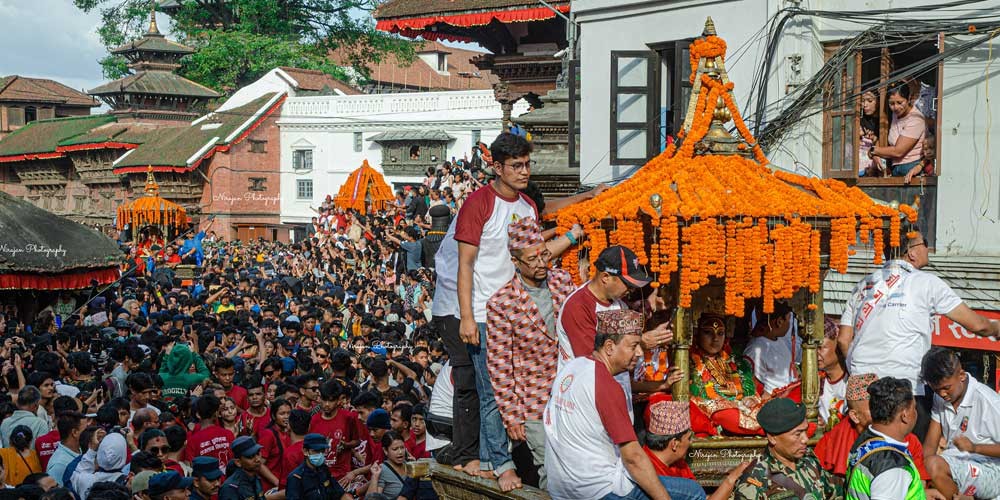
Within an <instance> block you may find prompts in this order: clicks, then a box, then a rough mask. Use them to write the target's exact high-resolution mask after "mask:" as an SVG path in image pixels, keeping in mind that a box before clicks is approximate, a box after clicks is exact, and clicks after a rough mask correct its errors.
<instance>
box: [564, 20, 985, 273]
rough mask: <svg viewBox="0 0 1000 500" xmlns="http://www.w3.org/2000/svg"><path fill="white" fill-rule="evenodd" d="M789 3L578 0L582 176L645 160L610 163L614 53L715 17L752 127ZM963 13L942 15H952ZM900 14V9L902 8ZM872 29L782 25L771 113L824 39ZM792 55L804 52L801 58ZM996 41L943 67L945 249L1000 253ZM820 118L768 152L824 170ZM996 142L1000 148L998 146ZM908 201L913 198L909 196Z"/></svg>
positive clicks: (594, 178)
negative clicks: (993, 122) (760, 73)
mask: <svg viewBox="0 0 1000 500" xmlns="http://www.w3.org/2000/svg"><path fill="white" fill-rule="evenodd" d="M927 5H933V3H930V2H926V1H911V0H908V1H904V2H895V3H892V4H891V5H884V6H883V5H877V6H876V5H873V4H871V2H868V1H866V0H808V1H803V2H802V3H801V7H802V8H804V9H816V10H830V11H846V10H855V11H868V10H871V9H873V8H886V7H893V8H901V7H907V6H912V9H910V14H907V15H910V16H916V17H923V18H927V9H926V8H922V7H925V6H927ZM787 6H788V4H786V2H777V1H775V0H735V1H722V2H710V1H704V0H691V1H678V2H665V1H662V0H576V1H574V2H573V12H574V13H575V15H576V19H577V21H578V22H580V24H581V39H580V58H581V73H582V89H581V94H582V99H583V106H582V107H583V109H582V118H581V122H582V125H581V128H582V130H581V182H582V183H584V184H595V183H597V182H603V181H609V180H617V179H621V178H623V177H625V176H627V175H628V174H629V173H631V172H632V171H633V170H634V169H635V168H636V167H637V166H616V165H610V164H609V155H608V152H609V149H610V147H611V143H610V132H609V130H610V116H611V112H610V108H609V106H608V103H609V102H610V99H611V81H612V75H611V52H612V51H618V50H648V44H654V43H657V42H664V41H671V40H680V39H685V38H689V37H694V36H698V35H700V34H701V31H702V27H703V26H704V23H705V18H706V17H707V16H711V17H712V18H713V20H714V21H715V25H716V27H717V30H718V32H719V35H720V36H721V37H722V38H724V39H725V40H726V42H727V45H728V54H727V59H726V69H727V71H728V73H729V76H730V78H731V80H733V82H734V83H735V85H736V88H735V90H734V94H735V96H736V100H737V103H738V104H739V105H740V106H741V110H742V111H743V114H744V117H745V118H746V119H747V122H748V124H750V126H751V128H752V127H753V125H752V124H753V122H754V121H755V119H756V117H754V116H752V111H748V110H747V109H745V106H746V104H747V102H748V93H749V90H750V86H751V84H752V82H753V79H754V77H755V75H756V72H757V68H758V67H759V66H760V64H761V61H762V60H763V55H764V51H765V45H764V43H765V41H764V35H765V34H766V31H767V26H766V23H767V22H768V20H769V19H770V16H772V15H774V13H775V12H777V11H778V10H779V9H780V8H783V7H787ZM998 7H1000V2H997V1H990V2H985V3H984V4H983V5H980V4H977V5H976V8H977V9H982V12H989V11H991V10H994V11H995V10H996V9H997V8H998ZM956 15H957V14H956V13H955V12H946V13H942V14H941V16H942V17H945V16H948V17H953V16H956ZM894 16H897V17H898V15H896V14H894ZM866 27H867V26H864V25H860V24H853V23H850V22H844V21H837V22H833V21H829V20H823V19H816V18H807V17H801V18H796V20H795V21H793V22H792V23H789V24H788V25H787V26H786V28H785V29H784V31H783V35H782V37H781V39H780V43H779V45H778V47H777V51H776V54H775V57H774V66H773V69H772V72H771V75H770V77H769V79H768V80H767V89H768V92H767V101H766V102H767V103H768V104H769V107H771V106H770V105H771V104H774V103H777V104H776V105H775V106H773V107H771V108H772V111H771V112H770V113H768V116H770V117H773V116H775V115H776V113H778V112H779V111H780V110H781V109H783V107H784V106H785V105H787V104H788V102H789V101H790V100H785V101H783V102H781V100H782V99H785V98H786V91H787V90H788V89H789V88H791V87H793V86H794V85H796V84H800V83H804V82H805V81H807V80H808V79H809V78H810V77H811V76H812V75H813V74H815V73H816V72H817V71H818V70H819V69H820V68H821V67H822V65H823V63H824V55H823V50H822V43H823V42H829V41H837V40H844V39H847V38H851V37H853V36H855V35H856V34H858V33H859V32H860V31H862V30H863V29H865V28H866ZM967 39H968V37H967V36H950V37H947V38H946V42H945V43H946V47H950V46H953V45H955V44H959V43H962V42H963V41H965V40H967ZM790 56H800V57H801V62H800V63H798V64H795V65H793V64H792V63H791V57H790ZM992 57H993V58H994V61H993V64H992V66H991V67H990V76H995V75H996V74H997V73H998V72H1000V64H997V63H998V62H1000V61H997V60H996V59H997V58H998V57H1000V50H996V51H994V53H993V56H992ZM987 62H988V48H987V46H986V45H985V44H983V45H982V46H981V47H979V48H977V49H975V50H973V51H971V52H967V53H965V54H963V55H961V56H958V57H953V58H950V59H948V60H946V61H945V63H944V65H943V75H944V76H943V92H942V94H943V99H942V103H941V104H940V108H941V110H942V120H941V122H940V123H939V131H940V132H939V135H940V139H941V146H940V156H939V162H940V171H941V176H940V177H939V178H938V179H937V182H938V188H937V189H938V192H937V203H936V225H937V228H936V231H937V238H936V240H937V242H936V251H937V252H938V253H939V254H946V255H1000V231H998V229H1000V169H998V168H997V165H996V164H995V163H994V162H992V158H991V156H992V157H995V156H996V153H995V149H993V150H990V149H989V148H988V144H989V142H988V137H991V138H992V140H993V141H997V140H1000V134H998V133H997V131H995V130H992V128H991V127H989V126H988V121H989V117H990V116H1000V104H997V103H996V100H995V99H994V100H992V102H991V103H990V105H989V107H990V108H992V109H988V107H987V102H986V98H987V92H986V84H985V75H986V68H987ZM822 132H823V130H822V120H821V116H820V115H817V116H814V117H810V118H806V119H803V120H801V122H800V123H799V124H797V126H795V127H793V128H792V129H790V130H789V131H788V132H787V133H786V134H785V135H784V136H783V138H782V140H781V142H780V144H779V145H778V146H777V147H775V148H773V150H772V151H771V152H770V154H769V158H770V159H771V161H772V163H773V164H774V165H775V166H777V167H779V168H784V169H787V170H791V171H796V172H798V173H800V174H803V175H812V174H816V175H822V172H823V165H822V160H823V157H822V150H823V147H822V141H823V136H822ZM995 147H996V146H994V148H995ZM903 201H904V202H905V201H908V200H903Z"/></svg>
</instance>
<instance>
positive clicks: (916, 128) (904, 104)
mask: <svg viewBox="0 0 1000 500" xmlns="http://www.w3.org/2000/svg"><path fill="white" fill-rule="evenodd" d="M888 95H889V109H891V110H892V125H890V126H889V145H888V146H873V147H872V148H871V149H869V150H868V157H869V158H874V157H879V158H885V159H886V160H888V161H889V162H890V164H891V165H892V175H894V176H897V177H900V176H901V177H903V182H905V183H907V184H909V183H910V179H912V178H913V176H914V175H917V174H919V173H920V170H921V168H922V160H923V140H924V135H925V134H926V133H927V123H926V122H925V121H924V115H923V114H922V113H921V112H920V110H918V109H917V108H916V107H914V106H913V103H912V102H911V101H910V87H909V85H907V84H905V83H900V84H896V85H894V86H893V87H891V88H890V89H889V94H888Z"/></svg>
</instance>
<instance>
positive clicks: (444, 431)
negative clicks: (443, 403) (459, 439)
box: [427, 413, 456, 465]
mask: <svg viewBox="0 0 1000 500" xmlns="http://www.w3.org/2000/svg"><path fill="white" fill-rule="evenodd" d="M427 434H430V435H431V436H434V437H436V438H438V439H447V440H449V441H450V440H451V436H452V434H453V430H452V425H451V417H439V416H437V415H434V414H433V413H429V414H428V415H427ZM433 454H434V460H437V462H438V463H439V464H444V465H455V462H456V460H455V447H454V446H453V445H451V444H449V445H447V446H445V447H444V448H439V449H437V450H434V452H433Z"/></svg>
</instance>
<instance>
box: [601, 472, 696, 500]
mask: <svg viewBox="0 0 1000 500" xmlns="http://www.w3.org/2000/svg"><path fill="white" fill-rule="evenodd" d="M660 482H661V483H663V487H664V488H666V489H667V493H670V498H671V499H677V500H705V490H704V489H703V488H702V487H701V485H699V484H698V483H696V482H694V481H692V480H690V479H684V478H680V477H667V476H660ZM603 500H649V496H648V495H646V492H644V491H642V488H640V487H639V486H638V485H636V487H635V489H633V490H632V491H630V492H629V493H628V495H625V496H623V497H622V496H618V495H615V494H614V493H608V494H607V495H604V499H603Z"/></svg>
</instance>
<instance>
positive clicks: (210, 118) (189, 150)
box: [115, 92, 285, 174]
mask: <svg viewBox="0 0 1000 500" xmlns="http://www.w3.org/2000/svg"><path fill="white" fill-rule="evenodd" d="M284 97H285V94H279V93H275V92H271V93H267V94H264V95H262V96H260V97H258V98H257V99H254V100H253V101H251V102H249V103H247V104H244V105H243V106H239V107H236V108H232V109H229V110H226V111H222V112H216V113H211V114H208V115H206V116H204V117H202V118H199V119H198V120H195V121H194V122H192V123H191V125H190V126H187V127H176V128H170V129H166V130H158V131H156V133H155V134H153V138H152V139H151V140H149V141H147V142H144V143H142V144H140V145H139V147H137V148H135V149H134V150H132V151H131V152H129V154H127V155H125V156H122V157H121V158H119V159H118V161H116V162H115V173H116V174H122V173H131V172H145V171H146V169H147V167H149V166H152V168H153V170H154V171H161V172H162V171H173V172H187V171H190V170H193V169H195V168H197V167H198V165H199V164H201V162H202V161H203V160H205V159H207V158H210V157H211V156H212V155H214V154H215V153H216V152H217V151H227V150H228V149H229V148H230V147H232V146H233V145H235V144H237V143H239V142H241V141H242V140H243V139H244V138H246V135H247V134H249V133H250V131H251V130H253V129H254V128H255V127H257V126H258V125H259V124H260V123H261V122H262V121H263V120H264V119H266V118H267V117H268V116H270V115H271V114H272V113H273V112H274V111H275V110H277V109H278V108H280V107H281V104H282V103H283V102H284Z"/></svg>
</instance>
